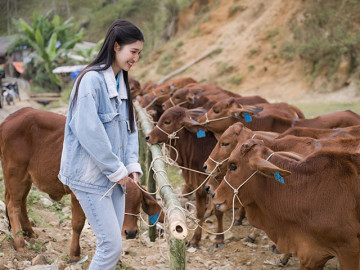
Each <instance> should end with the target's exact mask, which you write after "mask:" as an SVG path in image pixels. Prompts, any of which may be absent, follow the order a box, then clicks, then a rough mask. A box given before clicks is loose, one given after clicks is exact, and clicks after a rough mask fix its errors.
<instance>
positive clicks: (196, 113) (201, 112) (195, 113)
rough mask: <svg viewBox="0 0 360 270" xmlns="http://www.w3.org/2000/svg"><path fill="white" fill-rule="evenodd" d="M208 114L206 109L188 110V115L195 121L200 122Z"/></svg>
mask: <svg viewBox="0 0 360 270" xmlns="http://www.w3.org/2000/svg"><path fill="white" fill-rule="evenodd" d="M206 112H207V110H206V109H204V108H203V107H198V108H195V109H190V110H187V112H186V115H187V116H188V117H189V118H191V119H193V120H198V119H199V118H200V117H201V116H203V115H204V114H205V113H206Z"/></svg>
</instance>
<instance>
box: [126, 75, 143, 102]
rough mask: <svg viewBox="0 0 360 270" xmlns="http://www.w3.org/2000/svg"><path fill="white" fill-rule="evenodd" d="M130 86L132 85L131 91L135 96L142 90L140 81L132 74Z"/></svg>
mask: <svg viewBox="0 0 360 270" xmlns="http://www.w3.org/2000/svg"><path fill="white" fill-rule="evenodd" d="M129 87H130V93H131V95H132V96H133V97H135V96H137V95H139V94H140V90H141V85H140V83H139V82H138V81H137V80H135V79H134V78H133V77H130V76H129Z"/></svg>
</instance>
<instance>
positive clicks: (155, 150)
mask: <svg viewBox="0 0 360 270" xmlns="http://www.w3.org/2000/svg"><path fill="white" fill-rule="evenodd" d="M134 108H135V110H136V112H137V115H138V119H139V121H140V123H141V127H142V129H143V131H144V134H148V133H149V132H150V131H151V130H152V129H153V126H152V125H151V124H150V123H149V121H148V120H147V117H146V114H145V112H144V109H143V108H142V107H141V106H140V104H139V102H137V101H135V102H134ZM149 148H150V151H151V154H152V158H153V159H154V158H156V157H159V156H162V153H161V150H160V147H159V146H158V145H151V146H150V147H149ZM153 167H154V169H155V171H157V172H159V173H158V174H157V175H155V180H156V182H157V184H158V186H159V189H160V196H161V198H162V199H163V200H164V202H165V206H166V208H167V209H168V212H167V218H168V221H169V228H170V241H169V245H170V250H169V252H170V269H171V270H182V269H185V263H186V259H185V255H186V254H185V240H184V239H185V238H186V236H187V235H188V229H187V226H186V217H185V216H184V213H183V212H182V210H181V209H180V208H181V204H180V202H179V200H178V198H177V197H176V195H175V193H174V192H173V190H172V188H171V185H170V183H169V180H168V178H167V175H166V174H165V164H164V162H163V161H162V160H160V159H156V160H155V161H154V162H153ZM160 172H161V173H160Z"/></svg>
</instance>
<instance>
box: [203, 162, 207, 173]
mask: <svg viewBox="0 0 360 270" xmlns="http://www.w3.org/2000/svg"><path fill="white" fill-rule="evenodd" d="M203 169H204V172H206V169H207V165H206V164H204V167H203Z"/></svg>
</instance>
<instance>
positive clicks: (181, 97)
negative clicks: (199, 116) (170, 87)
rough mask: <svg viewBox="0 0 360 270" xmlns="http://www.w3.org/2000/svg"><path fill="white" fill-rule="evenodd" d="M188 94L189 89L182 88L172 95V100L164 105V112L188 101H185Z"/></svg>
mask: <svg viewBox="0 0 360 270" xmlns="http://www.w3.org/2000/svg"><path fill="white" fill-rule="evenodd" d="M188 92H189V88H187V87H183V88H180V89H178V90H176V91H175V92H173V93H172V94H171V95H170V98H169V99H168V100H167V101H165V102H164V103H163V104H162V108H163V110H164V111H165V110H167V109H169V108H171V107H173V106H176V105H178V104H181V103H182V102H184V101H186V100H185V99H186V95H187V94H188Z"/></svg>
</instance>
